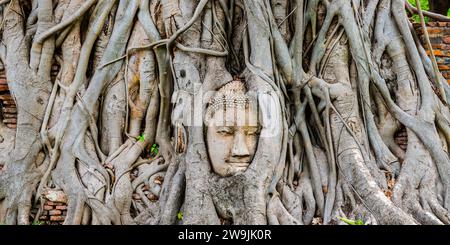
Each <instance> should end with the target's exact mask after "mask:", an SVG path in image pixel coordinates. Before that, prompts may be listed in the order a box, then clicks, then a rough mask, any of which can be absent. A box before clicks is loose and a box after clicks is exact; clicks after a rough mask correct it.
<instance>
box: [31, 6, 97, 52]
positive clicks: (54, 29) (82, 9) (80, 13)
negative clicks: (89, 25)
mask: <svg viewBox="0 0 450 245" xmlns="http://www.w3.org/2000/svg"><path fill="white" fill-rule="evenodd" d="M96 2H97V0H90V1H87V2H85V3H84V4H83V6H81V7H80V8H79V9H78V10H77V11H76V12H75V13H74V14H73V15H72V16H70V17H69V18H67V19H66V20H64V21H62V22H61V23H59V24H57V25H56V26H53V27H52V28H50V29H49V30H47V31H46V32H44V33H42V34H41V35H40V36H39V37H38V38H37V39H36V41H35V43H37V44H42V43H43V42H44V41H45V39H47V38H48V37H50V36H51V35H53V34H54V33H56V32H58V31H61V30H62V29H64V28H66V27H67V26H69V25H70V24H72V23H73V22H74V21H76V20H78V19H79V18H80V17H81V16H83V15H84V14H85V13H86V12H87V11H88V10H89V9H90V8H91V7H92V5H94V4H95V3H96Z"/></svg>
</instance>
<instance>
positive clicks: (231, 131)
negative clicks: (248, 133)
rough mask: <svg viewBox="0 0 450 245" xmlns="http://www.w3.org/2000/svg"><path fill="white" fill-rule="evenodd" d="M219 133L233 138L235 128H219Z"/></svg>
mask: <svg viewBox="0 0 450 245" xmlns="http://www.w3.org/2000/svg"><path fill="white" fill-rule="evenodd" d="M216 132H217V133H219V134H221V135H223V136H231V135H233V134H234V128H232V127H218V128H217V131H216Z"/></svg>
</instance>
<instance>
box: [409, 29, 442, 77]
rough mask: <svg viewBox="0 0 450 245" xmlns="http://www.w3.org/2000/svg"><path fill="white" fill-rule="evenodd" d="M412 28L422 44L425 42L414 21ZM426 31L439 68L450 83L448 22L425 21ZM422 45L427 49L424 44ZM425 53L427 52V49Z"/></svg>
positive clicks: (420, 30) (421, 30)
mask: <svg viewBox="0 0 450 245" xmlns="http://www.w3.org/2000/svg"><path fill="white" fill-rule="evenodd" d="M414 28H415V29H416V31H417V34H418V35H419V37H420V39H421V41H422V44H425V37H424V35H423V29H422V27H421V26H420V24H418V23H415V24H414ZM427 31H428V35H429V36H430V42H431V46H432V48H433V53H434V55H435V56H436V61H437V63H438V66H439V70H440V71H441V73H442V74H443V75H444V77H445V78H446V79H447V81H448V82H449V83H450V22H429V23H427ZM424 46H425V49H427V47H426V45H424ZM427 53H428V54H429V51H428V50H427Z"/></svg>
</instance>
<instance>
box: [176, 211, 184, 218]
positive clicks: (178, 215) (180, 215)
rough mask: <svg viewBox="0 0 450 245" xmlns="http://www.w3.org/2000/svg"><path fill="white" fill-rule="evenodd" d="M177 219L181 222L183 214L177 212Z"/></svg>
mask: <svg viewBox="0 0 450 245" xmlns="http://www.w3.org/2000/svg"><path fill="white" fill-rule="evenodd" d="M177 218H178V220H183V212H181V211H180V212H178V214H177Z"/></svg>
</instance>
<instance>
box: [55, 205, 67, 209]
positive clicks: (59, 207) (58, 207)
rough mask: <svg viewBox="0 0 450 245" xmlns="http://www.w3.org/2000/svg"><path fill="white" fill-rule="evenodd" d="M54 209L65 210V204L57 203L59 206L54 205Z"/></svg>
mask: <svg viewBox="0 0 450 245" xmlns="http://www.w3.org/2000/svg"><path fill="white" fill-rule="evenodd" d="M56 209H58V210H67V206H66V205H59V206H56Z"/></svg>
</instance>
